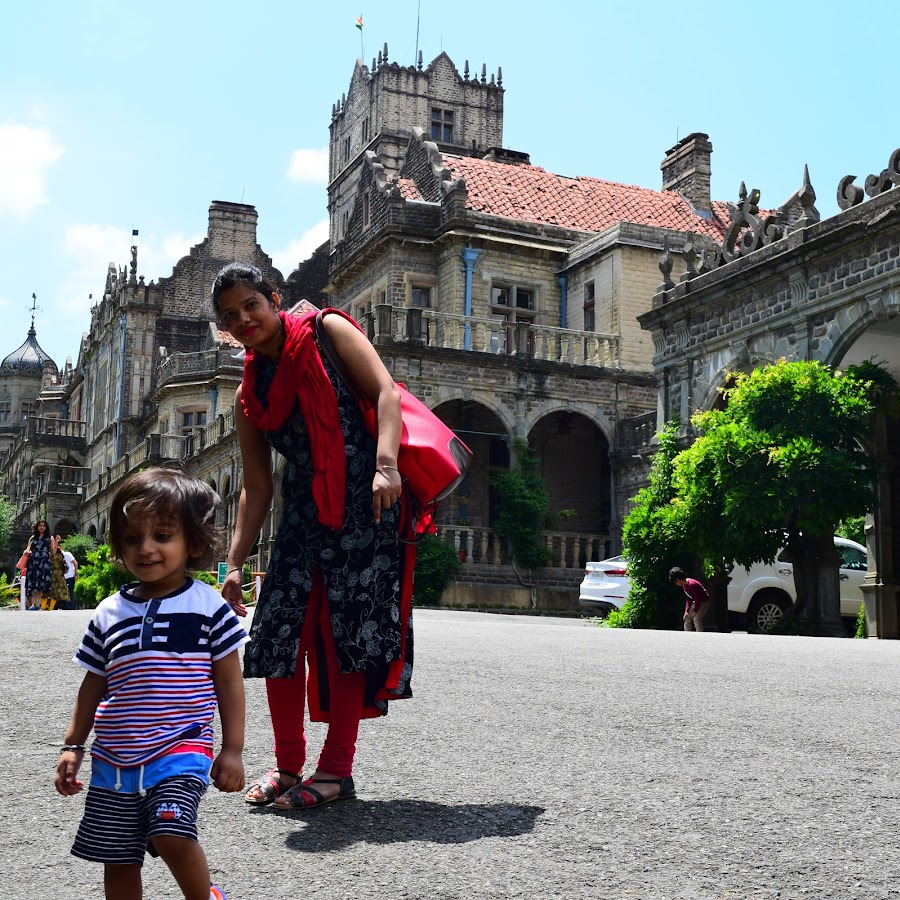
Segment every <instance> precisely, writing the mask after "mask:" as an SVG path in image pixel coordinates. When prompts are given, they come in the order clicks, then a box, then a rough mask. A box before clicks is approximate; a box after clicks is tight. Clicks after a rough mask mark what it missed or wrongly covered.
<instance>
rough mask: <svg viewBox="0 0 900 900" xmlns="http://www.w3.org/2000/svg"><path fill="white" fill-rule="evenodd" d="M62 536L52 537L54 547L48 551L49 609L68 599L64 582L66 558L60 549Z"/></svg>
mask: <svg viewBox="0 0 900 900" xmlns="http://www.w3.org/2000/svg"><path fill="white" fill-rule="evenodd" d="M61 544H62V538H61V537H60V536H59V535H58V534H57V535H55V536H54V538H53V545H54V549H53V550H52V551H51V553H50V609H56V605H57V604H59V606H60V608H63V607H64V606H65V605H66V603H67V602H68V600H69V586H68V585H67V584H66V558H65V557H64V556H63V551H62V546H61Z"/></svg>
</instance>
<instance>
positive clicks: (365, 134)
mask: <svg viewBox="0 0 900 900" xmlns="http://www.w3.org/2000/svg"><path fill="white" fill-rule="evenodd" d="M361 133H362V142H363V143H364V144H367V143H368V142H369V117H368V116H366V117H365V119H363V120H362V128H361Z"/></svg>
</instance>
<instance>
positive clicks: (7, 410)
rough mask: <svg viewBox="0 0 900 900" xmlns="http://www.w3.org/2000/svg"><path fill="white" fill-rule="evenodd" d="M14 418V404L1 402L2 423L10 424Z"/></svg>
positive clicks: (0, 415) (0, 418)
mask: <svg viewBox="0 0 900 900" xmlns="http://www.w3.org/2000/svg"><path fill="white" fill-rule="evenodd" d="M11 418H12V402H11V401H9V400H0V422H8V421H9V420H10V419H11Z"/></svg>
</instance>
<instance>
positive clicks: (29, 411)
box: [22, 402, 34, 422]
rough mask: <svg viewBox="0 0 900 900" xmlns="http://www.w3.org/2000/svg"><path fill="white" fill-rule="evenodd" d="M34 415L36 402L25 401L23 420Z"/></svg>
mask: <svg viewBox="0 0 900 900" xmlns="http://www.w3.org/2000/svg"><path fill="white" fill-rule="evenodd" d="M33 415H34V404H33V403H27V402H26V403H23V404H22V421H23V422H24V421H25V420H26V419H27V418H28V417H29V416H33Z"/></svg>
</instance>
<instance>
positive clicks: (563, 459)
mask: <svg viewBox="0 0 900 900" xmlns="http://www.w3.org/2000/svg"><path fill="white" fill-rule="evenodd" d="M528 442H529V444H530V445H531V447H532V448H533V449H534V451H535V453H537V455H538V457H539V458H540V460H541V474H542V475H543V476H544V480H545V482H546V484H547V490H548V492H549V494H550V512H551V514H556V513H559V512H560V510H574V513H575V514H574V515H573V516H571V517H570V518H566V519H559V520H558V521H556V523H555V524H554V525H553V529H552V530H554V531H560V532H574V533H578V534H583V535H604V536H605V535H608V534H609V526H610V520H611V517H612V469H611V465H610V458H609V450H610V442H609V440H608V438H607V437H606V435H605V434H604V433H603V429H602V428H601V427H600V426H599V425H598V424H597V422H596V421H594V419H593V418H592V417H588V416H585V415H583V414H582V413H580V412H571V411H563V410H558V411H556V412H552V413H549V414H547V415H544V416H542V417H541V419H540V420H539V421H538V422H537V423H536V424H535V425H534V427H533V428H532V429H531V431H530V432H529V434H528Z"/></svg>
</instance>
